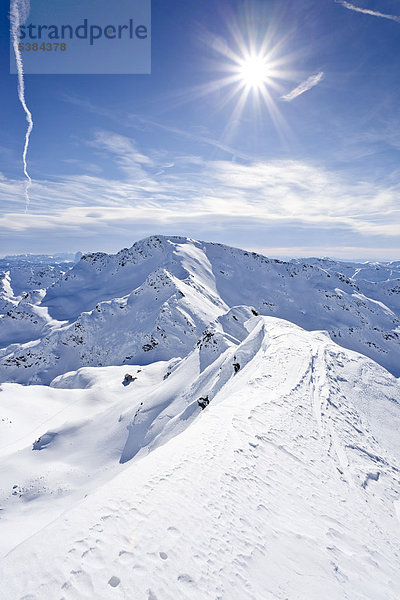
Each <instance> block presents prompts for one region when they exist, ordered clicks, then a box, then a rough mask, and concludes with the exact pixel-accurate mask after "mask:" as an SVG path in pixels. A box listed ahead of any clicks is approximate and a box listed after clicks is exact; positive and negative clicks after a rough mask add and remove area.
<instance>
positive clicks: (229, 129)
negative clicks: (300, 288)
mask: <svg viewBox="0 0 400 600" xmlns="http://www.w3.org/2000/svg"><path fill="white" fill-rule="evenodd" d="M31 1H32V3H33V2H34V1H35V0H31ZM2 8H3V10H2V21H1V53H0V61H1V73H2V74H1V77H2V82H1V90H2V92H1V115H2V118H1V120H0V202H1V208H0V239H1V244H0V254H3V255H4V254H10V253H21V252H64V251H78V250H82V251H91V250H104V251H116V250H118V249H120V248H122V247H125V246H130V245H132V243H133V242H134V241H135V240H137V239H139V238H142V237H145V236H146V235H150V234H153V233H158V234H166V235H168V234H177V235H187V236H190V237H195V238H199V239H205V240H210V241H217V242H221V243H227V244H231V245H236V246H241V247H246V248H250V249H255V250H259V251H262V252H265V253H266V254H269V255H271V256H283V255H284V256H310V255H313V256H316V255H319V256H320V255H324V256H326V255H329V256H335V257H339V258H354V259H363V258H369V259H400V240H399V234H400V212H399V211H400V208H399V201H398V198H399V192H400V168H399V152H400V129H399V125H400V114H399V110H400V108H399V107H400V98H399V95H400V82H399V73H400V52H399V50H400V3H399V2H398V0H376V1H374V0H354V2H353V3H349V2H344V1H343V2H341V1H334V0H301V2H300V1H299V0H293V1H292V0H271V1H270V0H261V1H259V2H243V0H242V1H237V2H236V1H233V0H221V1H218V2H215V0H202V2H195V1H194V0H189V1H188V0H174V1H172V0H153V2H152V32H151V35H152V73H151V75H26V76H25V91H26V102H27V105H28V107H29V110H30V111H31V112H32V116H33V120H34V128H33V131H32V135H31V140H30V146H29V150H28V168H29V173H30V175H31V177H32V180H33V183H32V186H31V188H30V204H29V208H28V211H27V212H25V198H24V174H23V168H22V158H21V156H22V149H23V145H24V136H25V130H26V120H25V115H24V112H23V110H22V107H21V104H20V102H19V100H18V95H17V78H16V76H15V75H10V74H9V36H8V31H9V21H8V10H9V5H8V3H7V2H4V0H2ZM397 17H398V19H397ZM263 43H264V51H263V52H264V54H263V56H264V55H265V56H266V57H267V59H268V65H269V66H270V71H269V75H268V80H267V81H266V83H265V90H266V91H265V94H266V95H267V101H264V100H263V99H262V97H261V95H260V93H258V92H257V91H256V90H254V89H251V90H248V95H247V98H246V100H244V101H243V102H242V104H241V105H240V106H238V101H239V100H240V98H241V94H242V92H243V82H242V81H240V80H239V81H236V82H235V83H231V84H229V85H224V81H223V80H224V79H226V78H227V77H229V76H230V75H231V74H232V65H233V63H232V53H233V54H234V55H235V56H236V57H238V56H239V57H240V56H242V55H243V54H245V53H246V49H248V48H249V47H250V46H252V47H253V48H255V49H259V48H261V46H262V44H263Z"/></svg>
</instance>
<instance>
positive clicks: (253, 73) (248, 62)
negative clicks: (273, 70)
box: [238, 55, 269, 90]
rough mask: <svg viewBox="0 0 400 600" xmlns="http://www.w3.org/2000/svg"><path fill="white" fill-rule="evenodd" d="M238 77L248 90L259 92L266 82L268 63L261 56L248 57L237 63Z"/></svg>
mask: <svg viewBox="0 0 400 600" xmlns="http://www.w3.org/2000/svg"><path fill="white" fill-rule="evenodd" d="M238 70H239V77H240V79H241V81H242V82H243V84H244V85H245V86H246V87H247V88H250V89H253V90H259V89H260V88H262V86H263V85H265V84H266V83H267V81H268V73H269V68H268V63H267V60H266V59H265V58H264V57H262V56H257V55H250V56H247V57H246V58H244V59H243V60H242V61H240V63H239V69H238Z"/></svg>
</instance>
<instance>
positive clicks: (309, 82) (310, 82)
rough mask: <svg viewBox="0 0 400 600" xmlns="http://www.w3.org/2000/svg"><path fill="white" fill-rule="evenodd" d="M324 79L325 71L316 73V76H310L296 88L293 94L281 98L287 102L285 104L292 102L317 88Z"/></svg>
mask: <svg viewBox="0 0 400 600" xmlns="http://www.w3.org/2000/svg"><path fill="white" fill-rule="evenodd" d="M323 78H324V73H323V71H320V72H319V73H316V74H315V75H310V77H308V78H307V79H306V80H305V81H302V82H301V83H300V84H299V85H298V86H297V87H295V88H294V90H292V91H291V92H289V93H288V94H286V95H285V96H282V97H281V100H285V102H291V101H292V100H294V99H295V98H297V97H298V96H301V94H304V92H308V90H311V88H313V87H315V86H316V85H318V84H319V82H320V81H322V79H323Z"/></svg>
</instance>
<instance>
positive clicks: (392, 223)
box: [0, 131, 400, 253]
mask: <svg viewBox="0 0 400 600" xmlns="http://www.w3.org/2000/svg"><path fill="white" fill-rule="evenodd" d="M90 143H91V145H95V147H96V148H97V149H101V151H102V152H104V153H108V155H107V156H108V158H109V160H110V161H114V162H115V163H116V164H117V165H120V166H122V169H121V177H120V178H118V179H110V178H106V177H100V176H97V175H75V176H68V177H65V176H64V177H59V178H55V179H52V180H38V179H36V180H35V181H34V183H33V186H32V196H33V198H34V200H35V202H34V210H32V211H31V213H29V214H27V215H25V214H21V202H22V201H21V185H22V183H21V182H18V181H16V180H12V179H7V178H6V177H3V178H0V206H1V207H2V210H1V213H2V214H1V215H0V233H3V238H4V240H7V238H8V239H10V237H11V236H10V234H11V235H12V236H14V237H15V236H17V235H18V236H19V237H21V236H26V237H29V235H31V233H30V232H32V234H33V233H35V235H36V237H43V232H44V231H46V236H47V235H48V234H51V235H52V234H53V233H54V232H56V233H57V235H58V236H59V237H60V236H66V238H68V237H71V236H73V237H74V238H77V239H78V238H79V239H81V240H83V241H84V243H86V239H88V238H89V237H92V238H96V239H98V240H99V241H100V242H101V243H104V240H106V239H107V240H110V239H115V240H116V241H115V243H116V244H120V243H121V244H122V243H124V242H122V241H121V235H122V233H123V235H124V236H126V237H127V238H129V239H133V237H132V236H133V235H135V236H141V237H143V234H144V233H145V232H146V234H147V233H154V232H155V231H169V232H172V231H175V232H176V231H178V232H179V231H180V232H183V233H188V232H190V233H191V235H193V237H195V236H196V235H197V236H198V237H200V234H199V229H201V231H203V232H204V231H206V232H209V233H208V234H206V237H209V235H210V232H213V231H215V230H216V229H218V227H219V228H220V230H221V231H226V230H229V228H232V230H234V229H236V230H237V228H243V229H246V228H251V230H252V231H254V230H257V231H265V230H266V229H268V230H269V231H271V230H273V229H276V228H281V229H282V231H286V235H288V232H293V233H292V234H290V235H293V236H294V239H295V236H296V235H297V233H296V232H298V231H299V230H302V231H305V230H308V231H309V232H312V231H314V232H315V231H325V232H331V231H334V230H341V231H347V232H349V235H351V236H353V235H356V234H357V235H359V236H384V237H385V238H386V239H389V238H390V239H392V240H394V239H395V238H396V237H399V231H400V209H399V208H398V196H399V193H400V186H399V185H397V186H390V185H384V184H381V185H375V184H373V183H368V182H354V181H345V180H343V179H342V178H341V177H340V176H338V175H337V174H336V173H335V172H332V171H329V170H327V169H323V168H321V167H318V166H315V165H311V164H308V163H305V162H303V161H299V160H272V161H251V162H246V163H242V164H240V163H232V162H231V161H227V160H207V159H202V158H200V157H198V156H171V155H170V154H169V155H168V162H166V161H165V159H164V157H162V156H160V153H159V151H158V150H157V151H154V152H150V153H147V154H148V155H146V154H144V153H142V152H141V151H140V150H139V149H138V147H137V145H136V143H135V140H132V139H131V138H128V137H124V136H121V135H116V134H113V133H112V132H105V131H97V132H96V134H95V136H94V138H93V139H92V140H91V142H90ZM171 159H172V160H171ZM167 167H168V168H167ZM138 175H140V176H138ZM55 199H57V201H56V202H55ZM40 232H41V233H40ZM202 235H204V234H202ZM21 239H23V238H21ZM364 243H365V241H364ZM100 247H101V245H100ZM1 251H3V249H1ZM7 252H8V253H9V249H8V248H5V249H4V253H7Z"/></svg>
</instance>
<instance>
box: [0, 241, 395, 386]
mask: <svg viewBox="0 0 400 600" xmlns="http://www.w3.org/2000/svg"><path fill="white" fill-rule="evenodd" d="M237 305H248V306H254V307H255V309H256V310H257V312H259V313H260V314H263V315H270V316H276V317H280V318H283V319H287V320H289V321H291V322H294V323H296V324H297V325H299V326H301V327H303V328H305V329H307V330H325V331H327V332H329V335H330V336H331V338H332V339H334V340H335V341H337V342H338V343H339V344H341V345H342V346H343V347H345V348H349V349H351V350H355V351H357V352H361V353H363V354H365V355H366V356H369V357H370V358H372V359H373V360H375V361H376V362H378V363H379V364H381V365H383V366H384V367H385V368H386V369H388V370H389V371H390V372H392V373H393V374H394V375H396V376H398V375H399V374H400V366H399V365H400V267H399V263H387V264H358V266H357V263H343V264H342V263H337V262H335V261H331V260H328V259H310V260H308V261H307V260H304V261H299V260H295V261H291V262H283V261H277V260H270V259H268V258H266V257H263V256H260V255H257V254H255V253H251V252H246V251H243V250H239V249H235V248H229V247H227V246H222V245H220V244H212V243H205V242H199V241H195V240H191V239H188V238H181V237H170V238H167V237H163V236H152V237H150V238H147V239H145V240H142V241H140V242H137V243H136V244H134V245H133V246H132V248H130V249H124V250H121V251H120V252H118V253H117V254H115V255H109V254H105V253H95V254H88V255H85V256H83V257H82V258H81V260H80V261H79V262H78V263H77V264H76V265H75V266H74V267H73V268H72V269H70V270H69V271H68V272H66V273H63V274H61V275H60V276H59V277H58V278H57V279H56V281H55V282H54V283H53V284H52V285H50V286H49V287H47V288H46V290H45V292H43V290H42V291H40V292H32V293H31V294H30V295H29V296H27V297H25V298H23V299H21V300H20V301H19V303H15V305H13V306H12V307H10V309H9V310H8V312H7V313H6V314H4V315H3V316H2V317H0V380H2V381H15V382H19V383H24V384H32V383H43V384H49V383H50V381H51V380H52V379H53V378H54V377H56V376H57V375H61V374H62V373H65V372H66V371H67V370H77V369H79V368H80V367H83V366H108V365H130V364H141V365H145V364H150V363H153V362H154V361H159V360H166V361H168V360H171V359H172V358H174V357H177V356H180V357H184V356H186V355H187V354H188V352H189V351H190V350H191V348H192V347H193V344H195V343H196V341H197V339H198V338H199V337H200V335H201V334H202V332H203V331H204V329H205V328H206V327H207V326H208V324H209V323H210V322H212V321H213V320H214V319H216V318H217V317H218V316H221V315H223V314H224V313H226V311H227V310H229V308H231V307H233V306H237Z"/></svg>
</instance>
